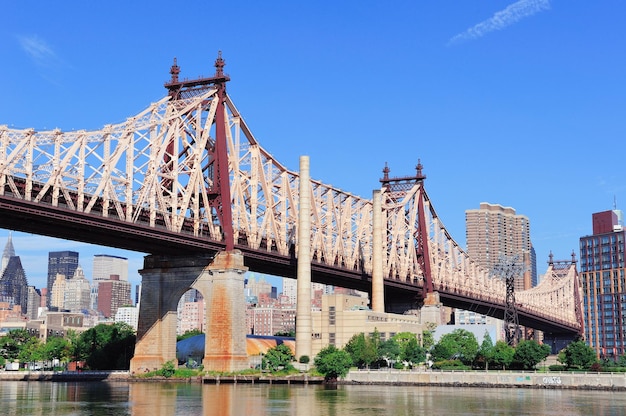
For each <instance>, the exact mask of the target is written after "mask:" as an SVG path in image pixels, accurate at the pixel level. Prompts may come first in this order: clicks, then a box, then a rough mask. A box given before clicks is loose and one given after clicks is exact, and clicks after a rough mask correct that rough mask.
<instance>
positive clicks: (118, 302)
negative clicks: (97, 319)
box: [98, 275, 131, 318]
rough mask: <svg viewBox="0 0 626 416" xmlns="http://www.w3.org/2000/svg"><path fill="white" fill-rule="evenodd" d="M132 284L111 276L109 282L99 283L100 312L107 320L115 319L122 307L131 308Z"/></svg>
mask: <svg viewBox="0 0 626 416" xmlns="http://www.w3.org/2000/svg"><path fill="white" fill-rule="evenodd" d="M130 286H131V285H130V283H129V282H123V281H121V280H119V276H116V275H111V276H110V279H109V280H101V281H99V282H98V312H101V313H102V314H103V315H104V317H105V318H113V317H115V313H116V312H117V309H118V308H119V307H120V306H129V305H130V303H131V299H130Z"/></svg>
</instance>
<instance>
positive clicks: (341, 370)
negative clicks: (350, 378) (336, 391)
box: [313, 345, 352, 382]
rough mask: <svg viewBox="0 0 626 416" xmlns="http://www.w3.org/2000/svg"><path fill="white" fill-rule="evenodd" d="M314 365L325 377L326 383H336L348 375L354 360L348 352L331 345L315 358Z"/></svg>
mask: <svg viewBox="0 0 626 416" xmlns="http://www.w3.org/2000/svg"><path fill="white" fill-rule="evenodd" d="M313 363H314V364H315V368H316V369H317V371H318V372H319V373H320V374H322V375H323V376H324V380H325V381H326V382H328V381H336V380H337V379H338V378H340V377H345V376H346V374H348V371H350V367H351V366H352V358H351V357H350V354H348V353H347V352H346V351H344V350H339V349H337V347H335V346H334V345H329V346H328V347H326V348H324V349H322V350H321V351H320V352H319V353H318V354H317V355H316V356H315V360H314V361H313Z"/></svg>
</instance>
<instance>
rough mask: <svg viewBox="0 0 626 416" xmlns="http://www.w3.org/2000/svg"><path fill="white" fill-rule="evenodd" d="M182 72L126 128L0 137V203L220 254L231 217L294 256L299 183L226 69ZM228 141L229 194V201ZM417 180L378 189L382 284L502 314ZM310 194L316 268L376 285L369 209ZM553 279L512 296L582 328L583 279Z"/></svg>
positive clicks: (268, 247)
mask: <svg viewBox="0 0 626 416" xmlns="http://www.w3.org/2000/svg"><path fill="white" fill-rule="evenodd" d="M219 59H221V57H220V58H219ZM222 66H223V65H222ZM175 67H176V68H177V66H176V64H175V65H174V66H173V67H172V68H173V72H172V82H171V83H169V86H168V84H166V86H168V89H169V91H170V94H169V95H168V96H166V97H164V98H163V99H161V100H159V101H157V102H155V103H152V104H151V105H150V106H149V107H148V108H146V109H145V110H144V111H142V112H140V113H139V114H137V115H136V116H134V117H130V118H128V119H127V120H126V121H125V122H122V123H119V124H111V125H106V126H105V127H104V128H103V129H101V130H97V131H83V130H81V131H71V132H63V131H60V130H52V131H35V130H33V129H23V130H20V129H12V128H8V127H7V126H0V197H10V198H13V199H16V200H22V201H29V202H34V203H37V204H41V205H42V206H51V207H61V208H63V209H65V210H70V211H73V212H76V213H81V214H88V215H94V216H98V217H102V218H110V219H114V220H116V221H118V222H123V223H127V224H137V225H143V226H148V227H153V228H161V229H163V230H167V231H168V232H175V233H183V234H188V235H190V236H193V237H194V238H206V239H208V240H211V241H216V242H223V241H224V240H225V239H228V238H229V237H228V234H229V232H227V230H228V228H229V227H228V226H226V227H225V226H224V218H225V217H224V213H225V212H227V211H230V215H232V218H231V219H230V220H229V221H228V223H229V224H230V223H232V239H233V242H234V245H235V246H237V247H247V248H248V249H250V250H254V251H257V252H260V253H262V252H267V253H273V254H277V255H280V256H286V257H288V256H293V253H295V252H296V251H295V250H294V247H295V246H296V245H297V244H298V241H297V233H296V226H297V224H298V202H299V196H298V189H299V175H298V172H295V171H290V170H288V169H287V168H285V167H284V166H283V165H282V164H280V163H279V162H278V161H277V160H275V159H274V158H273V157H272V156H271V154H270V153H269V152H267V151H266V150H265V149H264V148H262V147H261V146H260V144H259V142H258V140H257V139H256V138H255V137H254V135H253V134H252V132H251V130H250V128H249V127H248V126H247V125H246V123H245V121H244V120H243V118H242V117H241V115H240V113H239V111H238V110H237V108H236V107H235V105H234V103H233V101H232V99H231V97H230V96H228V95H227V94H226V93H225V88H223V86H224V84H225V82H226V81H228V77H227V76H226V75H224V74H223V73H221V72H220V71H221V70H220V68H218V71H217V72H216V77H213V78H211V79H209V81H211V82H204V83H197V84H193V82H192V84H193V85H195V87H193V88H187V89H185V90H184V91H180V90H177V89H176V86H177V85H179V84H180V83H183V82H184V81H181V82H179V81H178V78H177V77H178V72H177V71H175V70H174V68H175ZM216 67H217V64H216ZM218 75H219V76H218ZM216 78H219V80H218V81H220V82H216ZM190 85H191V84H190ZM220 135H223V137H224V139H225V141H224V145H225V150H226V153H227V164H222V166H227V176H228V180H227V182H228V185H229V186H228V192H229V195H228V197H227V198H226V199H225V200H221V201H219V198H217V197H218V196H220V195H221V196H222V198H224V196H225V195H224V191H223V189H221V190H220V188H219V183H218V182H219V172H218V170H219V169H220V167H219V165H218V164H216V163H215V160H216V158H217V157H218V156H217V155H218V153H219V149H218V144H219V143H218V140H216V138H217V137H219V136H220ZM418 168H419V169H418V175H417V176H416V177H415V178H414V179H415V180H413V181H408V182H406V183H405V186H404V189H403V190H402V192H401V193H397V192H394V191H393V190H392V189H391V188H390V187H389V186H383V187H382V191H383V201H384V203H383V216H384V218H385V219H386V220H385V221H386V224H387V231H386V236H385V248H386V253H385V254H384V256H383V257H384V261H383V263H384V264H383V269H384V270H383V275H384V277H385V279H386V280H387V281H399V282H402V283H403V284H410V285H414V286H417V287H420V288H422V290H423V291H424V292H428V291H431V290H435V291H439V292H442V293H449V294H451V295H454V296H461V297H466V298H468V299H469V298H471V299H475V300H477V301H482V302H486V303H489V304H494V305H496V304H503V303H504V301H505V294H506V287H505V282H503V281H500V280H498V279H494V278H492V277H491V276H490V273H489V271H488V270H484V269H482V268H481V267H479V265H478V264H477V263H476V262H474V261H472V259H470V257H469V256H468V255H467V253H465V252H464V251H463V250H462V249H461V248H460V247H459V245H458V244H457V243H456V242H455V240H454V239H453V238H452V236H451V235H450V234H449V233H448V231H447V230H446V228H445V226H444V225H443V223H442V222H441V220H440V219H439V217H438V215H437V214H436V212H435V210H434V208H433V206H432V203H431V200H430V198H429V197H428V195H427V193H426V191H425V189H424V180H423V179H424V177H421V178H420V175H421V165H419V167H418ZM222 181H223V179H222ZM384 183H385V182H383V184H384ZM311 189H312V191H311V193H312V195H311V201H312V207H311V258H312V259H313V261H314V262H317V263H320V264H324V265H327V266H328V267H329V268H336V269H341V270H350V271H356V272H360V273H362V274H364V275H370V276H371V272H372V216H373V213H372V209H373V204H372V200H371V199H368V198H362V197H359V196H356V195H353V194H351V193H348V192H345V191H342V190H339V189H336V188H334V187H332V186H330V185H325V184H323V183H322V182H320V181H317V180H311ZM216 198H217V201H218V202H217V203H216ZM548 273H549V274H548V275H547V276H549V277H550V278H548V279H545V281H544V282H542V284H541V285H540V286H538V287H537V288H535V289H532V290H530V291H527V292H517V293H516V299H517V301H518V305H517V307H518V310H520V311H527V312H528V313H531V314H533V315H535V316H539V317H545V319H548V320H553V321H558V322H562V323H564V325H565V326H566V327H569V328H574V329H576V328H579V327H580V322H581V320H579V319H580V318H579V317H578V316H577V312H576V305H577V303H579V298H577V296H575V295H577V293H576V292H575V291H576V290H577V289H576V288H577V283H576V282H577V276H576V273H575V267H574V268H573V270H570V273H569V274H567V275H565V276H563V275H559V276H558V278H557V277H554V278H552V277H551V276H552V275H551V274H550V273H552V271H551V269H549V270H548Z"/></svg>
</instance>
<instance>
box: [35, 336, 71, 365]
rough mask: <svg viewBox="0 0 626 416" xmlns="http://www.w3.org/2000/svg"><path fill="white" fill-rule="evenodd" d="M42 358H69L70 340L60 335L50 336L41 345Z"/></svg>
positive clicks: (64, 360) (65, 359) (52, 359)
mask: <svg viewBox="0 0 626 416" xmlns="http://www.w3.org/2000/svg"><path fill="white" fill-rule="evenodd" d="M42 350H43V351H42V352H43V354H42V355H43V360H44V361H48V362H50V361H54V360H59V361H60V362H67V361H69V360H70V358H71V344H70V340H69V339H66V338H61V337H50V338H48V341H46V343H45V344H44V345H43V346H42Z"/></svg>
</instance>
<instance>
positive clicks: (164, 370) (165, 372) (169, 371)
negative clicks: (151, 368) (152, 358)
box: [157, 361, 176, 378]
mask: <svg viewBox="0 0 626 416" xmlns="http://www.w3.org/2000/svg"><path fill="white" fill-rule="evenodd" d="M157 373H158V375H160V376H163V377H165V378H170V377H172V376H173V375H174V373H176V367H174V361H168V362H166V363H164V364H163V367H161V369H160V370H159V371H157Z"/></svg>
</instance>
